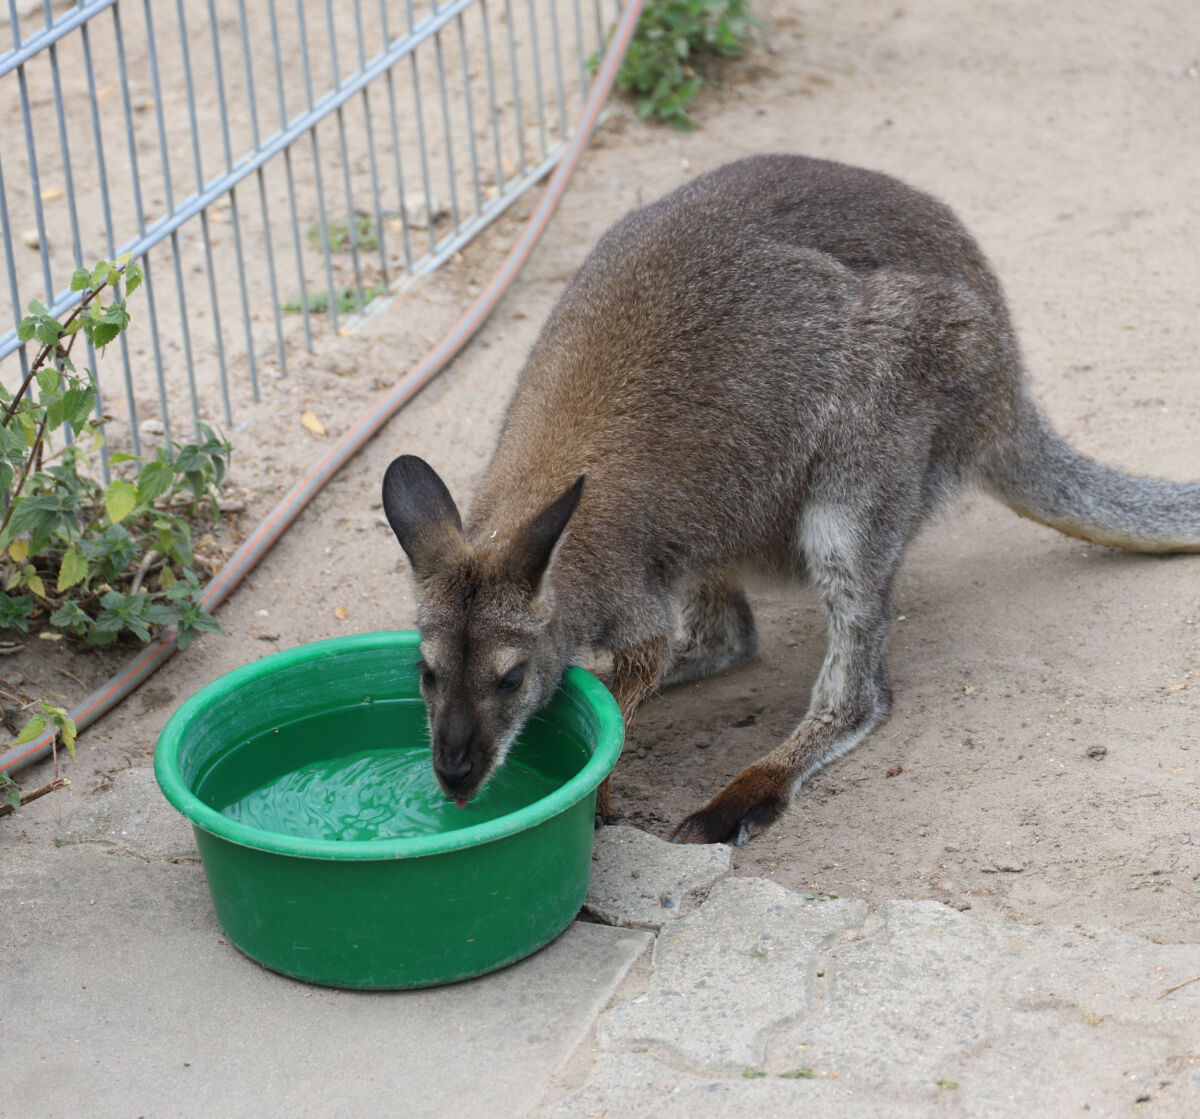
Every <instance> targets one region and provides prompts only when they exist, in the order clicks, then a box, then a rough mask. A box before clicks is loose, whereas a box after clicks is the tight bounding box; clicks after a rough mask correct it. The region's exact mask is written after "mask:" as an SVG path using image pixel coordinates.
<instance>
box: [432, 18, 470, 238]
mask: <svg viewBox="0 0 1200 1119" xmlns="http://www.w3.org/2000/svg"><path fill="white" fill-rule="evenodd" d="M431 2H432V4H433V14H434V15H437V14H438V5H437V0H431ZM433 53H434V58H435V59H436V60H437V75H438V92H439V93H440V94H441V98H440V99H441V103H442V138H443V140H444V141H445V144H446V177H447V178H448V179H449V181H450V220H451V222H452V224H453V225H454V232H455V233H457V232H458V231H459V229H460V228H461V226H462V216H461V215H460V213H459V209H458V172H457V168H455V166H454V138H453V136H452V135H451V126H450V102H449V99H448V94H447V92H446V61H445V57H444V55H443V53H442V33H441V31H440V30H439V31H435V32H434V33H433Z"/></svg>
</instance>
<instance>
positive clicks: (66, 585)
mask: <svg viewBox="0 0 1200 1119" xmlns="http://www.w3.org/2000/svg"><path fill="white" fill-rule="evenodd" d="M87 574H88V561H87V560H86V559H85V558H84V556H83V555H82V554H81V553H80V552H78V551H77V550H76V549H75V547H74V546H72V547H70V548H68V549H67V550H66V552H65V553H64V555H63V558H62V564H61V565H60V567H59V569H58V584H57V586H56V589H57V590H58V591H59V592H62V591H65V590H69V589H70V588H71V587H74V586H76V585H77V584H79V583H82V582H83V581H84V579H86V578H87Z"/></svg>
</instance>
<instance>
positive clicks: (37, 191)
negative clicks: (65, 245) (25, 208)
mask: <svg viewBox="0 0 1200 1119" xmlns="http://www.w3.org/2000/svg"><path fill="white" fill-rule="evenodd" d="M17 85H18V87H19V88H20V91H21V113H22V116H24V118H25V151H26V152H27V154H28V159H29V191H30V194H31V196H32V199H33V212H34V215H35V216H36V218H37V234H38V250H39V251H40V253H41V256H42V278H43V280H44V282H45V287H46V306H47V307H50V306H52V305H53V303H54V281H53V280H52V279H51V278H50V251H49V247H48V246H47V244H46V216H45V213H44V212H43V210H42V184H41V180H40V177H39V175H38V161H37V148H36V147H35V146H34V142H33V113H32V112H31V110H30V105H29V86H28V84H27V82H26V79H25V67H24V65H21V66H18V67H17Z"/></svg>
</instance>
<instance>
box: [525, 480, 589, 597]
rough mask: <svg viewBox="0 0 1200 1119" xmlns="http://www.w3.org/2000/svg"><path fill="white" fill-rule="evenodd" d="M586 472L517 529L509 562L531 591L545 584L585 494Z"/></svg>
mask: <svg viewBox="0 0 1200 1119" xmlns="http://www.w3.org/2000/svg"><path fill="white" fill-rule="evenodd" d="M585 481H586V475H584V474H580V475H579V477H578V478H576V479H575V482H574V484H572V485H570V486H568V487H567V488H566V489H565V490H563V492H562V493H560V494H559V495H558V497H556V498H555V499H554V500H553V501H552V502H550V504H549V505H547V506H546V507H545V508H544V509H543V510H542V511H541V512H540V513H535V514H534V515H533V516H532V517H530V518H529V520H527V521H526V522H525V523H524V524H523V525H522V526H521V527H520V529H518V530H517V533H516V535H515V536H514V537H513V541H512V544H510V545H509V550H508V556H507V559H508V562H509V565H510V570H511V572H512V574H513V577H514V578H515V579H516V580H517V581H518V582H520V583H522V584H524V585H525V586H526V587H528V588H529V589H530V590H531V591H536V590H537V589H538V587H539V586H540V585H541V582H542V576H543V575H545V574H546V568H547V567H548V566H549V564H550V557H551V556H552V555H553V554H554V546H555V545H556V544H557V543H558V540H559V537H560V536H562V533H563V529H565V528H566V527H567V522H568V521H569V520H570V519H571V514H572V513H574V512H575V508H576V506H577V505H578V504H579V499H580V498H581V497H582V496H583V486H584V482H585Z"/></svg>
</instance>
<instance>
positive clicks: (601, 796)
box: [595, 777, 613, 831]
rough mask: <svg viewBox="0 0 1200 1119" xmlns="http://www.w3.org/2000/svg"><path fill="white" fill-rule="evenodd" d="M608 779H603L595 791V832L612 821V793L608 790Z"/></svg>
mask: <svg viewBox="0 0 1200 1119" xmlns="http://www.w3.org/2000/svg"><path fill="white" fill-rule="evenodd" d="M609 780H610V778H609V777H606V778H604V780H603V781H601V782H600V785H599V787H598V788H597V789H596V820H595V825H596V830H597V831H599V830H600V829H601V828H602V827H604V826H605V825H606V824H611V823H612V820H613V810H612V793H611V792H610V790H609V784H608V783H609Z"/></svg>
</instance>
